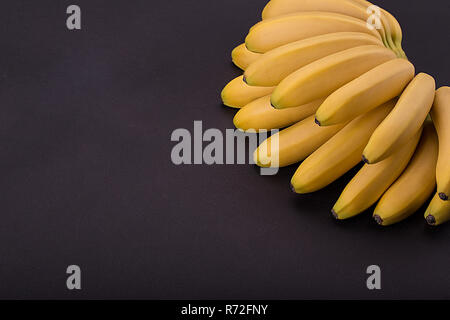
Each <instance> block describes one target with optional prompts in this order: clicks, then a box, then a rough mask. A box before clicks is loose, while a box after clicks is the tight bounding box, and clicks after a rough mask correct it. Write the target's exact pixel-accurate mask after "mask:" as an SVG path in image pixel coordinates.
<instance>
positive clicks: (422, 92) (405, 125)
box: [363, 73, 436, 163]
mask: <svg viewBox="0 0 450 320" xmlns="http://www.w3.org/2000/svg"><path fill="white" fill-rule="evenodd" d="M435 89H436V84H435V81H434V79H433V77H431V76H429V75H427V74H425V73H420V74H418V75H417V76H416V77H415V78H414V79H413V80H412V81H411V83H410V84H409V85H408V87H407V88H406V89H405V91H404V92H403V94H402V95H401V97H400V99H399V101H398V102H397V105H396V106H395V108H394V110H392V112H391V113H390V114H389V115H388V116H387V117H386V119H385V120H384V121H383V122H382V123H381V124H380V125H379V126H378V128H377V129H376V130H375V132H374V133H373V135H372V137H370V140H369V143H368V144H367V146H366V148H365V149H364V152H363V159H364V161H365V162H367V163H377V162H379V161H381V160H383V159H386V158H387V157H389V156H390V155H391V154H393V153H394V152H395V151H396V150H397V149H398V148H399V147H400V146H402V145H403V144H405V143H406V142H407V141H408V140H409V139H411V137H412V136H413V135H414V134H415V133H416V132H417V130H419V128H420V127H421V126H422V124H423V122H424V121H425V119H426V117H427V115H428V112H429V111H430V109H431V106H432V104H433V99H434V93H435Z"/></svg>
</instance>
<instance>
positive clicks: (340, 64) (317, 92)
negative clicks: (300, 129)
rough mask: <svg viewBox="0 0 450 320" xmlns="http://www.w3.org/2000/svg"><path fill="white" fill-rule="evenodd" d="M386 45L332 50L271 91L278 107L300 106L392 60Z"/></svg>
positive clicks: (390, 52) (272, 99)
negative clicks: (334, 51)
mask: <svg viewBox="0 0 450 320" xmlns="http://www.w3.org/2000/svg"><path fill="white" fill-rule="evenodd" d="M395 57H396V56H395V54H394V53H393V52H392V51H391V50H389V49H386V48H383V47H380V46H376V45H367V46H359V47H355V48H351V49H347V50H344V51H341V52H338V53H334V54H332V55H329V56H327V57H324V58H322V59H319V60H317V61H314V62H312V63H310V64H308V65H306V66H305V67H303V68H301V69H299V70H297V71H295V72H294V73H292V74H290V75H289V76H287V77H286V78H285V79H284V80H283V81H281V82H280V84H279V85H278V86H277V87H276V89H275V90H274V92H273V93H272V98H271V102H272V105H273V106H274V107H275V108H277V109H283V108H291V107H295V106H299V105H302V104H305V103H308V102H311V101H313V100H316V99H318V98H320V97H326V96H329V95H330V94H331V93H333V92H334V91H336V90H337V89H339V88H340V87H342V86H343V85H345V84H347V83H348V82H350V81H352V80H354V79H355V78H357V77H359V76H360V75H362V74H364V73H366V72H367V71H369V70H370V69H373V68H375V67H376V66H378V65H380V64H382V63H384V62H386V61H389V60H392V59H395Z"/></svg>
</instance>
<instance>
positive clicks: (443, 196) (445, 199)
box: [439, 192, 448, 201]
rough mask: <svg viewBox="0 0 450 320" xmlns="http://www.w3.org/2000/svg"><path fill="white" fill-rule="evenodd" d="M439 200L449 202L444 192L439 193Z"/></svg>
mask: <svg viewBox="0 0 450 320" xmlns="http://www.w3.org/2000/svg"><path fill="white" fill-rule="evenodd" d="M439 198H441V200H444V201H447V200H448V196H447V195H446V194H445V193H443V192H440V193H439Z"/></svg>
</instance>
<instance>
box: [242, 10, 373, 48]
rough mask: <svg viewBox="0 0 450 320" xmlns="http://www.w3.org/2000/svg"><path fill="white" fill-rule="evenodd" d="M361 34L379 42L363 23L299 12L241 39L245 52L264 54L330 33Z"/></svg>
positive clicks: (254, 29) (260, 26) (271, 21)
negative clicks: (246, 50)
mask: <svg viewBox="0 0 450 320" xmlns="http://www.w3.org/2000/svg"><path fill="white" fill-rule="evenodd" d="M344 31H347V32H362V33H367V34H370V35H372V36H375V37H377V38H379V39H380V40H381V37H380V34H379V33H378V32H376V31H375V30H369V28H367V25H366V22H364V21H361V20H359V19H356V18H353V17H349V16H345V15H342V14H338V13H331V12H317V11H314V12H301V13H294V14H289V15H285V16H281V17H278V18H274V19H268V20H263V21H261V22H259V23H257V24H256V25H254V26H253V27H252V28H251V29H250V31H249V34H248V35H247V37H246V39H245V45H246V46H247V49H249V50H250V51H253V52H256V53H265V52H267V51H270V50H272V49H275V48H277V47H280V46H282V45H285V44H288V43H291V42H294V41H298V40H302V39H306V38H311V37H314V36H318V35H321V34H326V33H334V32H344Z"/></svg>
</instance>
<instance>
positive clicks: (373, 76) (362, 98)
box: [316, 59, 414, 126]
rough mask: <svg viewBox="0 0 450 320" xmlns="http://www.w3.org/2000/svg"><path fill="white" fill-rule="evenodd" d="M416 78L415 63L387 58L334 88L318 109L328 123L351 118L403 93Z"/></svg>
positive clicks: (320, 117)
mask: <svg viewBox="0 0 450 320" xmlns="http://www.w3.org/2000/svg"><path fill="white" fill-rule="evenodd" d="M412 78H414V66H413V65H412V64H411V63H410V62H409V61H407V60H405V59H395V60H390V61H388V62H385V63H383V64H381V65H379V66H377V67H375V68H373V69H372V70H370V71H368V72H366V73H365V74H363V75H362V76H360V77H358V78H356V79H355V80H353V81H351V82H349V83H347V84H346V85H344V86H343V87H341V88H339V89H338V90H336V91H335V92H333V93H332V94H331V95H330V96H329V97H328V98H327V99H326V100H325V101H324V103H323V104H322V105H321V106H320V108H319V110H317V112H316V120H317V122H318V123H320V125H322V126H327V125H333V124H336V123H340V122H347V121H350V120H352V119H354V118H355V117H357V116H359V115H360V114H363V113H365V112H368V111H370V110H372V109H373V108H375V107H377V106H379V105H380V104H383V103H385V102H386V101H389V100H391V99H393V98H395V97H397V96H399V95H400V94H401V93H402V91H403V89H405V87H406V86H407V85H408V83H409V82H410V81H411V79H412Z"/></svg>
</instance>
